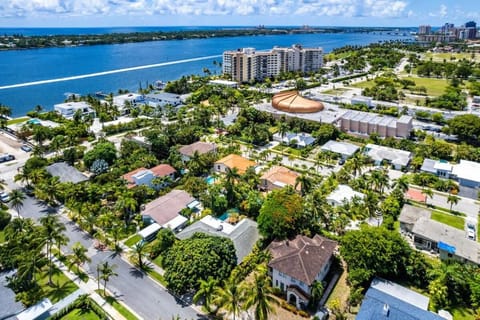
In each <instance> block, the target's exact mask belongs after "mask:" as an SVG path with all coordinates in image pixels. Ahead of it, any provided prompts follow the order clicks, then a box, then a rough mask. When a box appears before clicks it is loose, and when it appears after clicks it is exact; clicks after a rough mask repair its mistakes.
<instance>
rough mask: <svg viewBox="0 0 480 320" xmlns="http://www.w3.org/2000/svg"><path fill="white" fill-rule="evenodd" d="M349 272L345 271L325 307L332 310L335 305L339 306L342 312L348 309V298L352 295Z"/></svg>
mask: <svg viewBox="0 0 480 320" xmlns="http://www.w3.org/2000/svg"><path fill="white" fill-rule="evenodd" d="M347 277H348V273H347V271H343V273H342V275H341V276H340V278H339V279H338V281H337V284H336V285H335V288H333V290H332V292H331V293H330V296H329V297H328V299H327V302H326V303H325V305H326V306H327V307H329V308H332V306H333V305H335V304H338V306H339V307H340V309H341V310H345V309H346V308H347V302H348V296H349V295H350V287H349V286H348V284H347Z"/></svg>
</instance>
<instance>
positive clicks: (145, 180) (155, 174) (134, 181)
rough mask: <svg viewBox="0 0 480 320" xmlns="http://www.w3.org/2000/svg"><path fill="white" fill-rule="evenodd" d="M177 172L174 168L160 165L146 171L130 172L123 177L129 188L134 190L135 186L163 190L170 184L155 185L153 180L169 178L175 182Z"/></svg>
mask: <svg viewBox="0 0 480 320" xmlns="http://www.w3.org/2000/svg"><path fill="white" fill-rule="evenodd" d="M176 172H177V170H175V169H174V168H173V167H172V166H170V165H168V164H160V165H158V166H156V167H153V168H150V169H146V168H138V169H135V170H133V171H131V172H128V173H126V174H124V175H123V176H122V178H123V179H124V180H126V181H127V187H128V188H133V187H135V186H141V185H146V186H149V187H152V188H153V187H156V188H160V189H161V188H163V187H165V186H166V185H168V182H165V183H163V184H161V185H159V186H154V185H153V179H155V178H164V177H165V178H167V177H168V178H169V179H170V180H171V181H173V180H175V173H176Z"/></svg>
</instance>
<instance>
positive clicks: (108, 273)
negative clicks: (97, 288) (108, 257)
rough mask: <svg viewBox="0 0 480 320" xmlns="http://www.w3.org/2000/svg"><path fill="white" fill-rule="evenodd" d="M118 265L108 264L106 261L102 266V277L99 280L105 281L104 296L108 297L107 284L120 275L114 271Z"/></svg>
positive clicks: (100, 268)
mask: <svg viewBox="0 0 480 320" xmlns="http://www.w3.org/2000/svg"><path fill="white" fill-rule="evenodd" d="M115 268H116V265H114V264H113V265H110V264H108V261H105V262H104V263H102V264H101V265H100V267H99V268H97V269H98V270H99V273H100V276H99V278H100V279H101V280H103V295H104V296H106V290H107V282H108V281H109V280H110V278H111V277H116V276H118V274H117V273H116V272H115V271H114V269H115Z"/></svg>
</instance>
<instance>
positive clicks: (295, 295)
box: [267, 235, 337, 309]
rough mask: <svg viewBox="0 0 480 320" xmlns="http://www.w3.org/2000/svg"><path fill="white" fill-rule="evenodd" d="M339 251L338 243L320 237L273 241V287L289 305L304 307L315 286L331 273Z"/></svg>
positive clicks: (270, 269) (270, 271)
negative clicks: (282, 293) (285, 297)
mask: <svg viewBox="0 0 480 320" xmlns="http://www.w3.org/2000/svg"><path fill="white" fill-rule="evenodd" d="M336 248H337V242H336V241H333V240H330V239H327V238H324V237H321V236H319V235H315V236H314V237H313V238H309V237H306V236H303V235H298V236H297V237H296V238H295V239H293V240H282V241H273V242H272V243H271V244H270V245H269V246H268V248H267V249H268V250H269V252H270V254H271V256H272V259H271V260H270V262H269V263H268V270H269V273H270V275H271V277H272V284H273V286H274V287H276V288H280V289H281V290H282V291H283V292H284V293H285V294H286V296H287V301H288V302H289V303H291V304H294V305H295V306H296V307H297V308H302V309H303V308H305V307H306V306H307V305H308V301H309V300H310V297H311V288H312V285H313V283H314V282H315V281H319V282H321V281H323V279H324V278H325V276H326V275H327V273H328V271H329V270H330V266H331V264H332V260H333V253H334V251H335V250H336Z"/></svg>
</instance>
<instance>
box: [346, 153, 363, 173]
mask: <svg viewBox="0 0 480 320" xmlns="http://www.w3.org/2000/svg"><path fill="white" fill-rule="evenodd" d="M346 165H347V167H348V168H349V169H350V171H351V172H352V173H353V176H354V177H356V176H357V175H358V174H360V173H362V169H363V168H364V167H365V165H366V159H365V157H364V156H363V155H361V154H358V153H357V154H356V155H355V156H353V157H352V158H350V160H349V161H347V163H346Z"/></svg>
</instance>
